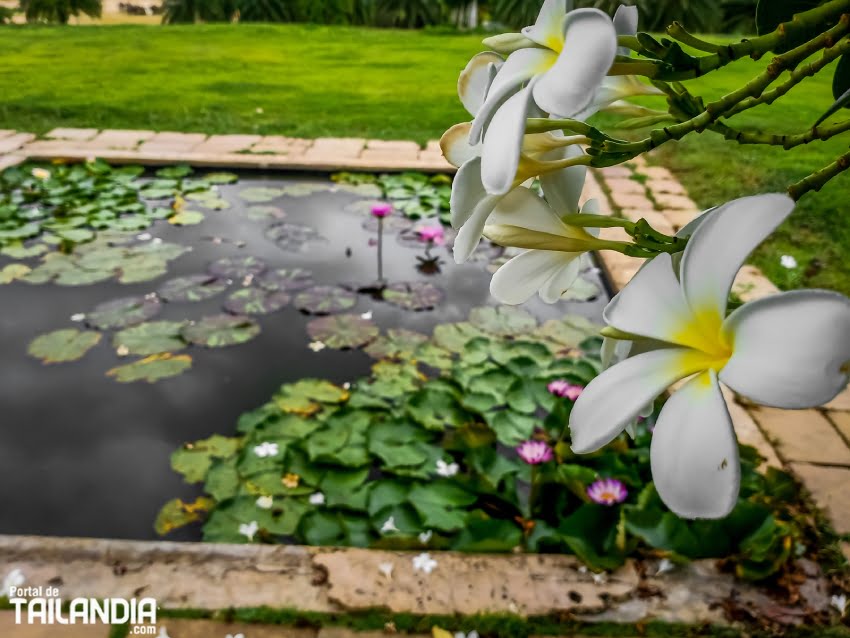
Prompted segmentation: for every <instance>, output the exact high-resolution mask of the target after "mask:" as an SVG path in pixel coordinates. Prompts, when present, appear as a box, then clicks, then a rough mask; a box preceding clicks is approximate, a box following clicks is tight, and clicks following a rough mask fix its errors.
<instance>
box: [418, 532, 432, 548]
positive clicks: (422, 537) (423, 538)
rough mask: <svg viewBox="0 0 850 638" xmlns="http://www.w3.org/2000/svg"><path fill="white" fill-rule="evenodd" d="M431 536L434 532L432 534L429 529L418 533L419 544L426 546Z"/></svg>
mask: <svg viewBox="0 0 850 638" xmlns="http://www.w3.org/2000/svg"><path fill="white" fill-rule="evenodd" d="M433 535H434V532H432V531H431V530H430V529H429V530H427V531H424V532H420V533H419V542H420V543H422V544H423V545H427V544H428V541H430V540H431V537H432V536H433Z"/></svg>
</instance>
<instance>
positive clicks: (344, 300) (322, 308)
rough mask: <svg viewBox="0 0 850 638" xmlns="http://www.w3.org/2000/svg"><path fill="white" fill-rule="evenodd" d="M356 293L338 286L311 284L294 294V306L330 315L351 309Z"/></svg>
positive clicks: (315, 313) (313, 312)
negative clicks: (309, 286) (310, 286)
mask: <svg viewBox="0 0 850 638" xmlns="http://www.w3.org/2000/svg"><path fill="white" fill-rule="evenodd" d="M356 305H357V295H355V294H354V293H353V292H351V291H350V290H346V289H345V288H341V287H340V286H313V287H312V288H307V289H306V290H303V291H301V292H299V293H298V294H297V295H296V296H295V307H296V308H298V310H300V311H301V312H306V313H309V314H313V315H332V314H336V313H340V312H345V311H346V310H351V309H352V308H353V307H354V306H356Z"/></svg>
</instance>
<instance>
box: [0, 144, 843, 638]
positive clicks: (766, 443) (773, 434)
mask: <svg viewBox="0 0 850 638" xmlns="http://www.w3.org/2000/svg"><path fill="white" fill-rule="evenodd" d="M94 156H97V157H100V158H103V159H105V160H108V161H110V162H115V163H130V162H132V163H142V164H152V165H159V164H169V163H174V162H187V163H191V164H195V165H198V166H219V167H230V168H270V169H287V170H298V169H304V170H315V171H331V170H355V171H357V170H361V171H401V170H417V171H426V172H453V171H454V168H453V167H452V166H451V165H450V164H449V163H448V162H447V161H446V160H445V158H443V156H442V154H441V152H440V147H439V144H438V142H437V141H436V140H432V141H430V142H428V144H427V145H426V146H425V147H424V148H421V147H420V146H419V145H418V144H417V143H415V142H410V141H405V140H399V141H385V140H366V139H361V138H319V139H314V140H310V139H301V138H291V137H284V136H277V135H267V136H259V135H211V136H207V135H204V134H201V133H174V132H154V131H128V130H104V131H99V130H97V129H75V128H59V129H54V130H53V131H50V133H48V134H47V135H45V136H44V138H42V139H36V136H35V135H32V134H30V133H22V132H18V131H13V130H0V170H2V169H3V168H6V167H8V166H12V165H15V164H17V163H20V162H23V161H25V160H26V159H36V160H54V159H67V160H79V159H85V158H89V157H94ZM591 197H593V198H597V199H598V200H599V201H600V202H601V203H602V212H603V213H605V214H612V213H617V214H621V215H623V216H625V217H627V218H628V219H631V220H633V221H637V220H639V219H641V218H645V219H646V220H647V221H648V222H650V224H652V225H653V226H654V227H655V228H656V229H658V230H660V231H662V232H665V233H673V232H675V231H677V230H678V229H680V228H681V227H682V226H684V225H685V224H687V223H688V222H689V221H690V220H692V219H693V218H694V216H695V215H696V214H697V212H698V208H697V205H696V204H695V203H694V202H693V200H691V199H690V198H689V197H688V194H687V191H686V190H685V188H684V187H683V186H682V185H681V184H680V183H679V182H678V180H676V178H675V177H674V176H673V174H672V173H671V172H670V171H669V170H667V169H666V168H663V167H659V166H650V165H649V164H648V163H647V162H646V160H645V159H644V158H643V157H639V158H635V160H634V161H632V162H629V163H627V164H625V165H620V166H615V167H611V168H605V169H601V170H598V171H593V172H592V174H591V175H590V176H589V178H588V181H587V185H586V188H585V193H584V199H588V198H591ZM602 236H603V237H606V238H610V239H625V238H626V235H625V232H624V231H623V230H622V229H619V228H611V229H604V230H603V232H602ZM600 258H601V262H602V265H603V267H604V268H605V270H606V271H607V273H608V275H609V278H610V280H611V282H612V285H613V286H614V288H615V289H620V288H622V287H623V286H624V285H625V284H626V283H627V282H628V281H629V280H630V279H631V277H632V276H633V275H634V273H635V272H636V271H637V269H638V267H639V266H640V264H641V263H642V260H640V259H636V258H632V257H627V256H625V255H621V254H619V253H614V252H610V251H605V252H603V253H601V254H600ZM733 291H734V292H735V293H736V294H737V295H738V296H739V297H740V298H741V299H742V300H743V301H751V300H754V299H758V298H761V297H765V296H767V295H771V294H775V293H777V292H778V289H777V288H776V286H774V285H773V284H772V283H771V282H770V281H769V280H768V279H767V278H766V277H764V275H763V274H762V273H761V272H760V271H759V270H758V268H756V267H755V266H751V265H747V266H744V268H742V269H741V271H740V273H739V274H738V277H737V278H736V280H735V284H734V287H733ZM730 399H731V401H730V413H731V415H732V419H733V421H734V423H735V429H736V431H737V433H738V437H739V438H740V439H741V440H742V441H743V442H745V443H748V444H750V445H753V446H755V447H756V448H757V449H758V450H759V451H760V452H761V453H762V455H763V456H764V457H765V459H766V461H765V463H766V464H768V465H775V466H780V465H784V466H785V467H787V468H788V469H790V470H791V471H792V472H793V473H794V474H795V475H796V476H797V477H798V478H799V479H800V480H801V481H802V483H803V485H805V487H806V488H807V489H808V490H809V491H810V492H811V494H812V496H813V497H814V499H815V501H816V502H817V503H818V505H819V506H821V507H822V508H823V509H824V511H825V512H826V513H827V515H828V517H829V520H830V521H831V522H832V524H833V526H834V527H835V530H836V531H837V532H838V533H839V534H850V490H847V489H844V485H845V484H846V481H847V480H848V479H850V389H845V390H844V391H843V392H842V393H841V394H840V395H839V396H838V397H836V398H835V399H834V400H833V401H832V402H830V403H829V404H827V405H826V406H824V407H823V408H822V409H817V410H800V411H783V410H773V409H768V408H762V407H756V406H752V405H749V404H747V402H746V401H745V400H743V399H741V398H735V397H731V396H730ZM842 549H843V551H844V554H845V556H846V557H847V558H848V560H850V543H844V544H843V547H842ZM0 635H2V632H0Z"/></svg>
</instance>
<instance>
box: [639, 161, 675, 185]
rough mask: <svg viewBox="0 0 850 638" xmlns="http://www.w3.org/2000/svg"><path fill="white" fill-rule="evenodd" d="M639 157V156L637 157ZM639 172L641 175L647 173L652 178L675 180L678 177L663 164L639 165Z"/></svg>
mask: <svg viewBox="0 0 850 638" xmlns="http://www.w3.org/2000/svg"><path fill="white" fill-rule="evenodd" d="M635 159H637V158H635ZM638 172H639V173H640V174H641V175H646V176H647V177H649V178H650V179H666V180H675V179H676V178H675V177H674V176H673V173H671V172H670V171H669V170H668V169H666V168H664V167H663V166H646V165H643V166H638Z"/></svg>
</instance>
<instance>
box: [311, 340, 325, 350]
mask: <svg viewBox="0 0 850 638" xmlns="http://www.w3.org/2000/svg"><path fill="white" fill-rule="evenodd" d="M307 347H308V348H310V350H312V351H313V352H321V351H322V350H324V349H325V348H327V346H326V345H325V342H324V341H311V342H310V343H308V344H307Z"/></svg>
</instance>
